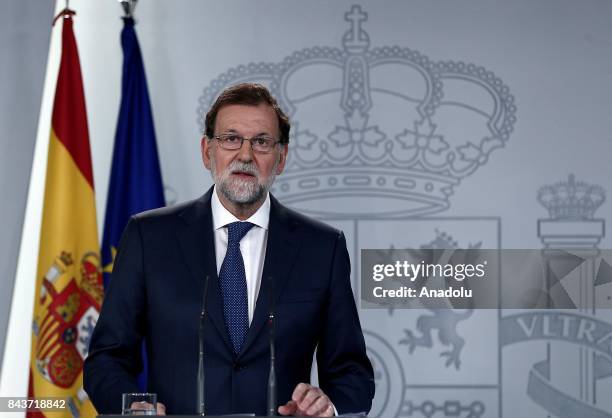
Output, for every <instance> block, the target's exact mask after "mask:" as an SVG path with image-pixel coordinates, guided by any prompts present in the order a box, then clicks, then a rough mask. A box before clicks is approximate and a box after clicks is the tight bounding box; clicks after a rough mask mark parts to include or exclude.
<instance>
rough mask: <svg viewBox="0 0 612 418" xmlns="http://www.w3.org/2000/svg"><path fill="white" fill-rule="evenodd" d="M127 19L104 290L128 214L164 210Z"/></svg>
mask: <svg viewBox="0 0 612 418" xmlns="http://www.w3.org/2000/svg"><path fill="white" fill-rule="evenodd" d="M123 20H124V26H123V31H122V32H121V45H122V47H123V77H122V89H121V107H120V110H119V120H118V121H117V131H116V133H115V148H114V150H113V163H112V168H111V175H110V184H109V187H108V197H107V201H106V217H105V219H104V233H103V238H102V262H103V266H104V287H105V288H106V287H107V286H108V283H109V280H111V272H112V266H113V261H114V257H115V254H116V252H117V247H118V246H119V239H120V238H121V234H122V232H123V229H124V228H125V226H126V225H127V223H128V220H129V218H130V216H132V215H134V214H135V213H138V212H142V211H145V210H148V209H154V208H158V207H162V206H165V202H164V189H163V185H162V177H161V170H160V166H159V158H158V155H157V145H156V143H155V128H154V126H153V114H152V112H151V102H150V100H149V92H148V89H147V79H146V76H145V71H144V65H143V62H142V55H141V53H140V46H139V45H138V39H137V38H136V31H135V30H134V19H132V18H129V17H126V18H124V19H123ZM143 351H144V350H143ZM143 354H144V353H143ZM144 364H145V365H146V361H145V362H144ZM145 382H146V371H145V373H143V376H141V377H140V378H139V384H140V385H141V388H142V389H143V390H144V383H145Z"/></svg>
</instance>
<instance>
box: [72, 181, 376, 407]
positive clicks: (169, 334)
mask: <svg viewBox="0 0 612 418" xmlns="http://www.w3.org/2000/svg"><path fill="white" fill-rule="evenodd" d="M211 192H212V189H211V190H209V191H208V192H207V193H206V194H205V195H204V196H202V197H201V198H200V199H197V200H194V201H191V202H187V203H184V204H181V205H178V206H174V207H170V208H163V209H157V210H153V211H149V212H145V213H142V214H139V215H136V216H134V217H133V218H132V219H131V220H130V222H129V224H128V225H127V227H126V229H125V232H124V234H123V237H122V239H121V244H120V248H119V252H118V254H117V257H116V259H115V264H114V268H113V276H112V279H111V282H110V286H109V288H108V291H107V293H106V296H105V300H104V304H103V306H102V311H101V314H100V318H99V319H98V323H97V325H96V328H95V330H94V333H93V336H92V340H91V344H90V351H89V356H88V357H87V359H86V361H85V370H84V385H85V390H86V391H87V393H88V394H89V396H90V398H91V400H92V401H93V403H94V405H95V407H96V409H97V410H98V412H99V413H120V411H121V394H122V393H126V392H138V387H137V385H136V376H137V375H138V374H139V372H140V371H141V368H142V360H141V354H140V353H141V341H142V340H143V339H144V340H145V341H146V344H145V345H146V349H147V357H148V359H147V361H148V373H149V380H148V391H149V392H152V393H157V396H158V401H159V402H162V403H164V404H165V405H166V408H167V412H168V413H172V414H193V413H195V412H196V411H197V405H196V403H197V400H196V399H197V393H196V391H197V369H198V367H197V366H198V328H199V321H200V311H201V305H202V295H203V289H204V280H205V277H206V276H209V277H210V279H209V280H210V281H209V284H208V294H207V311H208V319H207V322H206V327H205V374H206V413H207V414H209V415H211V414H229V413H248V412H255V413H256V414H258V415H264V414H265V412H266V393H267V392H266V390H267V380H268V371H269V342H268V341H269V340H268V335H269V334H268V327H267V325H266V324H267V317H268V314H269V306H270V303H269V299H270V297H269V295H270V287H272V293H273V300H274V307H275V318H276V319H275V333H276V339H275V341H276V343H275V345H276V372H277V384H278V402H279V404H280V405H282V404H284V403H285V402H287V401H288V400H289V399H290V397H291V394H292V392H293V389H294V388H295V386H296V385H297V384H298V383H299V382H309V381H310V370H311V365H312V359H313V353H314V351H315V349H317V364H318V371H319V386H320V387H321V388H322V389H323V391H324V392H325V393H326V394H327V395H328V396H329V398H330V399H331V400H332V402H333V403H334V405H335V407H336V409H337V410H338V412H339V413H341V414H342V413H349V412H361V411H369V409H370V407H371V402H372V398H373V396H374V380H373V372H372V366H371V364H370V361H369V359H368V357H367V356H366V349H365V344H364V339H363V333H362V331H361V326H360V323H359V318H358V315H357V309H356V306H355V301H354V299H353V293H352V291H351V286H350V263H349V257H348V252H347V249H346V242H345V238H344V235H343V234H342V232H340V231H338V230H335V229H333V228H331V227H329V226H327V225H324V224H322V223H320V222H317V221H314V220H312V219H309V218H306V217H305V216H303V215H300V214H298V213H296V212H294V211H292V210H290V209H288V208H285V207H284V206H282V205H280V204H279V203H278V201H277V200H276V199H274V198H273V197H271V207H270V222H269V230H268V242H267V247H266V259H265V261H264V268H263V277H262V281H261V286H260V290H259V297H258V299H257V304H256V307H255V313H254V317H253V320H252V323H251V326H250V328H249V332H248V335H247V339H246V342H245V343H244V344H243V348H242V350H241V352H240V353H239V354H238V355H237V356H236V355H235V354H234V353H233V350H232V348H231V347H232V346H231V344H230V340H229V336H228V332H227V328H226V325H225V320H224V317H223V307H222V299H221V291H220V287H219V284H218V278H217V267H216V259H215V252H214V251H215V247H214V234H213V226H212V214H211V205H210V197H211ZM268 278H271V280H272V283H273V285H272V286H270V280H269V279H268Z"/></svg>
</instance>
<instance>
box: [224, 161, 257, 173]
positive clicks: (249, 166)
mask: <svg viewBox="0 0 612 418" xmlns="http://www.w3.org/2000/svg"><path fill="white" fill-rule="evenodd" d="M227 171H228V172H230V173H232V172H236V171H240V172H242V173H246V174H250V175H253V176H258V175H259V170H258V169H257V167H256V166H255V164H253V163H244V162H241V161H234V162H232V163H231V164H230V166H229V167H228V168H227Z"/></svg>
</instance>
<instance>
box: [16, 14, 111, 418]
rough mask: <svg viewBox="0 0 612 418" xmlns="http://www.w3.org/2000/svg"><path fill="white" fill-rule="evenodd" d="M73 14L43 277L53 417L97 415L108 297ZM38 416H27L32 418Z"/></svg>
mask: <svg viewBox="0 0 612 418" xmlns="http://www.w3.org/2000/svg"><path fill="white" fill-rule="evenodd" d="M72 14H74V13H72V12H67V11H65V12H64V13H63V19H62V20H63V28H62V58H61V62H60V69H59V75H58V80H57V87H56V92H55V101H54V104H53V116H52V123H51V124H52V126H51V138H50V141H49V154H48V162H47V175H46V183H45V198H44V206H43V216H42V226H41V231H40V248H39V253H38V268H37V277H36V295H35V298H36V299H35V302H34V322H33V328H32V351H31V357H30V386H29V392H30V396H31V397H35V398H41V397H60V398H63V399H65V400H66V403H67V406H68V408H67V409H66V410H65V411H64V412H63V413H62V414H59V413H57V412H53V413H52V414H50V416H52V417H54V418H55V417H57V418H60V417H66V418H68V417H73V416H80V417H82V418H86V417H93V416H95V415H96V412H95V409H94V407H93V405H92V404H91V402H90V401H89V400H88V398H87V395H86V393H85V391H84V390H83V360H84V359H85V357H86V356H87V349H88V346H89V339H90V337H91V333H92V330H93V327H94V325H95V323H96V321H97V319H98V313H99V311H100V306H101V303H102V297H103V288H102V271H101V268H100V248H99V244H98V233H97V225H96V207H95V199H94V183H93V171H92V165H91V152H90V149H89V133H88V129H87V116H86V112H85V97H84V94H83V82H82V78H81V69H80V64H79V55H78V51H77V45H76V41H75V38H74V32H73V30H72ZM33 416H38V417H40V414H39V413H28V417H29V418H30V417H33Z"/></svg>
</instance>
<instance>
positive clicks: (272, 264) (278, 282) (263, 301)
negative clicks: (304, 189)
mask: <svg viewBox="0 0 612 418" xmlns="http://www.w3.org/2000/svg"><path fill="white" fill-rule="evenodd" d="M270 203H271V205H270V222H269V228H268V242H267V244H266V259H265V261H264V268H263V273H262V277H261V285H260V287H259V295H258V297H257V303H256V304H255V313H254V314H253V321H252V322H251V326H250V327H249V332H248V334H247V338H246V342H245V343H244V345H243V346H242V350H241V351H240V355H243V353H245V352H246V351H247V350H248V348H249V347H250V345H251V344H252V343H253V341H254V340H255V338H256V337H257V334H259V332H260V331H261V329H262V327H263V325H264V324H265V323H266V320H267V319H268V316H269V313H270V297H272V303H273V306H274V305H275V304H276V301H277V300H278V297H279V295H280V294H281V293H282V290H283V288H284V287H285V284H286V282H287V280H288V278H289V273H290V271H291V267H292V266H293V264H294V262H295V258H296V256H297V254H298V252H299V240H298V239H296V237H295V235H293V236H292V233H293V232H294V229H295V228H296V227H297V225H296V223H295V222H293V221H292V219H291V218H290V217H289V216H288V214H287V210H286V209H285V208H284V207H283V206H282V205H280V204H279V203H278V201H277V200H276V199H275V198H274V197H273V196H272V195H270Z"/></svg>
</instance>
